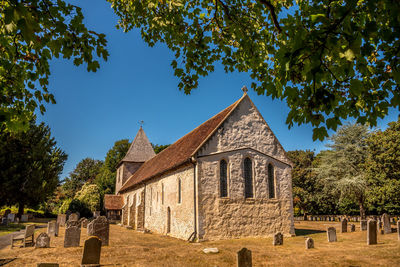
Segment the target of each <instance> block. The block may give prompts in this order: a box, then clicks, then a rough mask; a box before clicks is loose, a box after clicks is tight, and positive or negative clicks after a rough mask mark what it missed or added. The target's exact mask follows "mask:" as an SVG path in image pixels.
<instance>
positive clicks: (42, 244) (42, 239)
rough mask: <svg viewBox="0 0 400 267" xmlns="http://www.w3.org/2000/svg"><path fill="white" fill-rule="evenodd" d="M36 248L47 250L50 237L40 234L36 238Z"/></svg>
mask: <svg viewBox="0 0 400 267" xmlns="http://www.w3.org/2000/svg"><path fill="white" fill-rule="evenodd" d="M35 247H36V248H49V247H50V236H48V234H46V233H40V234H39V236H38V237H37V238H36V243H35Z"/></svg>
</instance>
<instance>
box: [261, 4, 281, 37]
mask: <svg viewBox="0 0 400 267" xmlns="http://www.w3.org/2000/svg"><path fill="white" fill-rule="evenodd" d="M259 2H260V3H261V4H263V5H266V6H267V8H268V9H269V12H270V13H271V17H272V22H273V23H274V25H275V28H276V29H277V30H278V32H279V33H281V32H282V28H281V26H280V25H279V22H278V19H277V18H276V13H275V7H274V6H273V5H272V4H271V2H270V1H269V0H259Z"/></svg>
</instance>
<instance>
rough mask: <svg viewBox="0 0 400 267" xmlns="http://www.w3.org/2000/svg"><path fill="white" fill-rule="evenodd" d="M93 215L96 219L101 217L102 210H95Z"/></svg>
mask: <svg viewBox="0 0 400 267" xmlns="http://www.w3.org/2000/svg"><path fill="white" fill-rule="evenodd" d="M93 217H94V218H95V219H96V218H97V217H100V211H93Z"/></svg>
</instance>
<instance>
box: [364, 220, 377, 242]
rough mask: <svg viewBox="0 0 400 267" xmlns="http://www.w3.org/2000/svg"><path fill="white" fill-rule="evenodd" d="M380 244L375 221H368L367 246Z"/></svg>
mask: <svg viewBox="0 0 400 267" xmlns="http://www.w3.org/2000/svg"><path fill="white" fill-rule="evenodd" d="M377 243H378V229H377V224H376V221H375V220H368V223H367V244H368V245H375V244H377Z"/></svg>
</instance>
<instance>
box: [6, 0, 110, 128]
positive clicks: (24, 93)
mask: <svg viewBox="0 0 400 267" xmlns="http://www.w3.org/2000/svg"><path fill="white" fill-rule="evenodd" d="M83 19H84V16H83V14H82V11H81V8H79V7H77V6H75V5H71V4H67V3H66V2H65V1H63V0H23V1H19V0H0V92H1V94H0V125H1V126H2V127H4V130H7V131H18V130H20V129H21V128H23V129H26V128H27V124H28V122H29V120H30V119H31V117H32V113H33V112H34V111H35V110H36V108H39V110H40V112H41V113H43V112H45V107H44V103H46V102H47V103H49V102H51V103H55V99H54V96H53V94H51V93H50V92H49V75H50V67H49V62H50V61H51V60H52V59H53V58H60V57H62V58H66V59H72V60H73V63H74V64H75V65H77V66H78V65H81V64H83V63H87V70H88V71H96V70H97V69H98V68H99V66H100V65H99V61H98V60H97V58H102V59H104V60H107V57H108V52H107V51H106V49H105V46H106V39H105V35H104V34H98V33H96V32H94V31H91V30H89V29H87V28H86V26H85V25H84V24H83Z"/></svg>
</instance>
